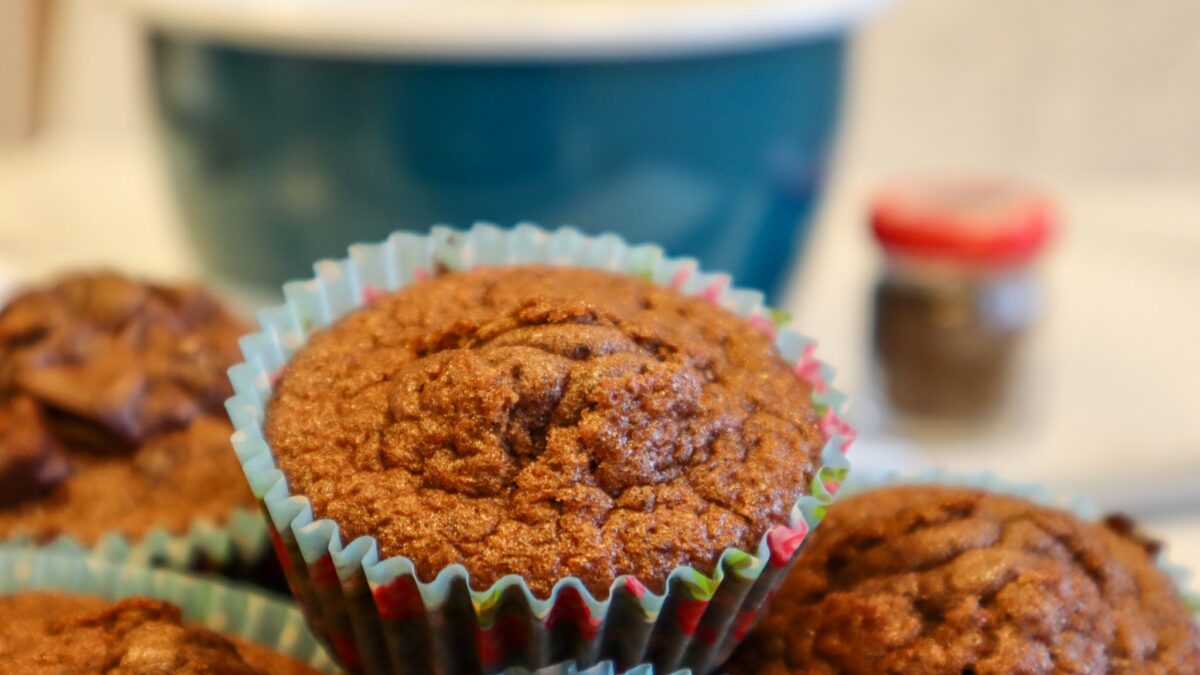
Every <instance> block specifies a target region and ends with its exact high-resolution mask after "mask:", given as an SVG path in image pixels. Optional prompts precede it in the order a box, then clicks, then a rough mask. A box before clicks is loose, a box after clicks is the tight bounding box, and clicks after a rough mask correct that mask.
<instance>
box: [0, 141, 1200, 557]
mask: <svg viewBox="0 0 1200 675" xmlns="http://www.w3.org/2000/svg"><path fill="white" fill-rule="evenodd" d="M867 185H868V181H867V180H865V179H864V177H862V176H859V175H857V174H855V173H853V172H851V173H849V174H846V175H843V176H842V177H841V178H840V179H839V180H838V181H837V182H836V183H835V188H834V190H833V191H832V193H831V194H830V196H829V199H828V200H827V202H826V207H825V208H824V209H823V210H822V212H821V215H820V218H819V227H818V228H817V230H816V234H815V236H814V239H813V241H812V245H811V247H810V249H809V251H808V253H807V256H806V261H805V264H804V265H803V267H802V269H801V273H800V274H799V276H798V278H797V279H796V280H795V285H794V287H793V293H792V294H791V297H792V300H791V302H790V303H789V309H790V310H791V311H792V313H793V315H794V316H795V317H796V322H797V324H798V326H799V327H800V329H801V330H803V331H804V332H806V333H809V334H812V335H814V336H816V337H817V338H818V339H819V340H820V342H821V348H820V354H821V355H822V357H823V358H825V359H827V360H828V361H830V362H832V363H834V364H837V366H838V369H839V375H838V378H837V383H838V385H839V387H840V388H842V389H843V390H846V391H848V392H851V393H853V394H855V398H856V400H855V403H854V404H853V406H852V416H853V418H854V419H855V421H856V422H857V423H858V425H859V427H860V437H859V441H858V443H857V445H856V446H855V448H854V451H853V455H852V458H853V460H854V461H855V462H856V464H857V465H858V466H859V467H861V468H864V469H866V470H878V469H882V468H885V467H895V468H900V469H902V470H917V469H920V468H924V467H930V466H942V467H945V468H948V469H950V470H953V471H962V472H970V471H979V470H988V471H993V472H996V473H999V474H1001V475H1003V476H1005V477H1007V478H1010V479H1015V480H1034V481H1038V482H1041V483H1043V484H1045V485H1047V486H1048V487H1050V488H1051V489H1052V490H1055V491H1057V492H1061V493H1064V494H1072V495H1080V496H1085V497H1089V498H1091V499H1093V500H1095V501H1096V502H1097V503H1099V504H1100V505H1101V506H1102V507H1104V508H1111V509H1123V510H1127V511H1129V512H1131V513H1133V514H1135V515H1137V516H1139V517H1140V518H1141V519H1142V521H1143V522H1144V523H1145V524H1146V525H1147V526H1148V528H1149V529H1150V530H1151V531H1152V532H1153V533H1154V534H1156V535H1158V536H1161V537H1163V538H1165V539H1166V540H1167V541H1169V543H1170V546H1169V549H1168V550H1169V556H1170V557H1171V559H1172V560H1175V561H1178V562H1179V563H1181V564H1184V565H1185V566H1189V567H1191V568H1193V569H1200V359H1197V357H1196V355H1195V353H1194V352H1195V350H1196V349H1197V348H1198V347H1200V191H1197V190H1195V189H1194V188H1195V186H1194V185H1169V184H1162V183H1148V184H1137V183H1132V182H1121V183H1106V184H1068V185H1049V186H1048V187H1049V188H1050V189H1051V190H1052V191H1053V192H1055V194H1056V195H1057V196H1058V197H1059V199H1060V202H1061V204H1062V206H1063V208H1064V211H1065V216H1066V217H1065V220H1066V227H1065V229H1064V232H1063V234H1062V236H1061V237H1060V239H1059V241H1058V242H1057V243H1056V245H1055V246H1054V249H1053V251H1052V252H1051V253H1050V254H1049V255H1048V256H1047V257H1046V260H1045V267H1044V276H1045V279H1046V284H1047V291H1048V294H1049V307H1048V312H1047V314H1046V317H1045V320H1044V321H1043V322H1042V323H1041V324H1040V325H1039V327H1038V330H1037V332H1036V333H1035V334H1034V335H1033V339H1032V340H1031V344H1030V347H1031V349H1030V357H1031V358H1030V362H1031V364H1032V366H1033V368H1032V370H1033V372H1032V374H1031V377H1030V378H1029V382H1028V383H1027V384H1028V386H1027V387H1026V389H1025V391H1024V396H1023V397H1022V401H1023V402H1024V403H1025V408H1027V410H1026V412H1025V413H1024V414H1023V415H1022V416H1021V417H1020V418H1019V419H1020V420H1022V423H1021V424H1020V425H1019V426H1012V427H1009V428H1007V429H1002V430H1000V431H999V432H996V433H993V434H991V435H989V436H987V437H984V438H972V439H964V438H961V437H960V438H957V439H955V438H952V437H947V436H945V435H940V436H938V435H933V434H928V433H926V434H919V435H918V436H912V435H908V436H901V435H900V434H898V433H896V432H895V431H889V430H888V428H887V425H884V424H881V423H880V421H879V420H880V419H881V418H880V416H879V415H878V414H877V412H876V411H875V406H874V405H873V404H872V402H871V400H870V397H869V395H867V393H868V392H869V387H868V370H867V367H866V363H867V359H866V351H865V346H866V335H867V319H868V314H867V312H868V305H867V302H868V297H869V292H870V287H871V284H872V281H873V278H874V274H875V271H876V269H877V267H876V266H877V262H878V261H877V259H876V257H875V253H874V250H873V246H872V244H871V242H870V240H869V238H868V235H867V233H866V229H865V227H864V225H863V216H862V209H863V204H864V203H865V199H866V195H867V190H866V186H867ZM176 222H177V218H176V215H175V213H174V210H173V206H172V203H171V200H170V198H169V194H168V193H167V191H166V189H165V184H164V180H163V177H162V175H161V173H160V172H159V171H158V158H157V155H156V151H155V149H154V148H152V147H150V146H149V145H148V144H146V143H144V142H129V141H128V140H124V141H122V142H120V143H116V142H112V143H106V142H100V141H94V140H93V141H79V140H71V139H69V138H57V139H53V138H52V139H47V140H43V141H39V142H38V143H35V144H33V145H31V146H26V147H24V148H22V149H19V150H13V149H8V150H4V149H0V283H3V282H4V281H5V280H8V281H11V280H13V279H19V278H28V277H38V276H44V275H47V274H50V273H53V272H54V271H55V270H58V269H62V268H65V267H68V266H78V265H119V266H121V267H122V268H125V269H129V270H133V271H137V272H140V273H145V274H151V275H156V276H165V277H187V276H195V275H196V274H197V272H198V267H197V265H196V262H195V261H194V260H193V259H192V257H191V256H190V255H189V254H188V247H187V243H186V240H185V238H184V237H183V236H182V235H181V233H180V232H179V230H178V227H177V226H176Z"/></svg>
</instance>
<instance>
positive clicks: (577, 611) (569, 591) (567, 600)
mask: <svg viewBox="0 0 1200 675" xmlns="http://www.w3.org/2000/svg"><path fill="white" fill-rule="evenodd" d="M564 622H566V623H571V624H574V625H575V626H576V627H577V628H578V629H579V634H580V635H582V636H583V637H584V639H587V640H591V639H594V638H595V637H596V634H597V633H598V632H599V631H600V623H601V621H600V619H597V618H596V617H594V616H592V611H591V610H590V609H588V606H587V603H586V602H584V601H583V596H582V595H580V594H579V591H578V590H576V589H574V588H564V589H562V590H561V591H559V593H558V599H557V600H555V601H554V606H553V607H551V608H550V614H549V615H547V616H546V630H552V629H553V628H554V627H555V626H557V625H559V624H562V623H564Z"/></svg>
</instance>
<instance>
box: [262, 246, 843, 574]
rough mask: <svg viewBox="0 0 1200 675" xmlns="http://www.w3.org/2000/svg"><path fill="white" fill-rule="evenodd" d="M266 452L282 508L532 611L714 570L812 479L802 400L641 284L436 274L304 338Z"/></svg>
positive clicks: (725, 319)
mask: <svg viewBox="0 0 1200 675" xmlns="http://www.w3.org/2000/svg"><path fill="white" fill-rule="evenodd" d="M266 431H267V438H268V440H269V442H270V443H271V445H272V448H273V449H274V451H275V453H276V456H277V459H278V461H279V464H280V466H281V468H282V469H283V470H284V472H285V474H286V475H287V477H288V480H289V482H290V485H291V487H292V490H293V491H294V492H296V493H298V494H304V495H306V496H308V497H309V498H310V499H311V500H312V502H313V505H314V508H315V510H316V513H317V514H318V515H319V516H321V517H329V518H332V519H333V520H335V521H336V522H338V524H339V525H340V526H341V528H342V530H343V539H344V540H345V541H349V540H350V539H352V538H354V537H357V536H360V535H368V534H369V535H373V536H375V537H376V538H377V539H378V541H379V543H380V546H381V549H382V550H381V554H382V555H383V556H385V557H388V556H395V555H404V556H407V557H409V558H410V559H412V560H413V561H414V562H415V563H416V565H417V567H418V571H419V573H420V574H421V576H422V578H423V579H426V580H429V579H432V578H433V576H434V575H435V574H436V573H437V572H438V571H439V570H440V569H441V568H443V567H444V566H446V565H449V564H451V563H462V564H464V565H465V566H466V567H467V569H468V570H469V571H470V573H471V575H472V584H473V585H474V586H475V587H476V588H484V587H486V586H487V585H489V584H491V583H492V582H494V581H496V580H498V579H499V578H501V577H502V576H504V575H506V574H519V575H522V576H524V577H525V578H526V581H527V583H528V584H529V585H530V587H531V589H532V590H533V591H534V592H535V593H537V594H539V595H543V596H544V595H546V594H548V593H549V592H550V589H551V587H552V585H553V583H554V582H555V581H556V580H558V579H559V578H561V577H564V576H568V575H574V576H578V577H580V578H581V579H582V580H583V581H584V583H585V584H586V585H587V586H588V588H589V589H590V590H591V591H592V592H593V593H594V594H597V595H599V596H604V595H607V592H608V588H609V586H610V584H611V583H612V582H613V580H614V579H615V578H616V577H617V576H618V575H621V574H634V575H636V576H637V577H638V579H639V580H641V581H642V582H643V583H645V584H647V585H648V586H651V587H652V588H656V589H661V586H662V584H663V582H664V581H665V579H666V576H667V574H668V573H669V572H670V571H671V569H673V568H674V567H675V566H676V565H679V564H691V565H694V566H696V567H697V568H700V569H703V570H705V571H711V568H712V566H713V564H714V563H715V561H716V559H717V557H718V556H719V555H720V553H721V551H723V550H724V549H725V548H727V547H730V546H738V547H744V548H753V547H754V546H756V545H757V543H758V539H759V538H760V537H761V536H762V534H763V533H764V532H765V531H766V529H767V528H768V527H769V526H770V525H771V524H773V523H775V522H779V521H781V520H783V519H785V518H786V514H787V513H788V511H789V509H790V508H791V505H792V504H793V503H794V501H795V500H796V499H797V498H798V497H799V496H801V494H802V493H803V491H804V489H805V487H806V486H807V484H808V482H809V479H810V478H811V477H812V475H813V472H814V471H815V469H816V468H817V466H818V465H819V454H820V445H821V436H820V433H819V430H818V427H817V423H816V419H815V414H814V411H813V408H812V406H811V403H810V401H809V391H808V389H807V388H806V386H805V385H804V384H803V383H802V382H801V381H800V380H799V379H798V378H797V377H796V376H795V375H794V374H793V373H792V372H791V369H790V367H789V366H788V364H787V363H786V362H784V361H783V359H782V358H781V357H780V356H779V355H778V353H777V352H776V351H775V350H774V347H773V346H772V344H771V342H770V340H769V339H767V338H766V337H765V336H763V335H762V334H760V333H759V332H758V331H757V330H755V329H754V328H753V327H752V326H750V325H749V324H748V323H747V322H746V321H744V320H742V319H740V318H738V317H736V316H734V315H732V314H730V313H728V312H726V311H724V310H722V309H720V308H718V307H716V306H715V305H712V304H709V303H706V302H704V301H701V300H698V299H693V298H686V297H684V296H682V295H680V294H678V293H676V292H674V291H671V290H670V289H666V288H662V287H658V286H655V285H653V284H650V283H648V282H644V281H642V280H640V279H636V278H633V277H628V276H623V275H616V274H612V273H607V272H601V271H594V270H584V269H562V268H548V267H517V268H501V269H481V270H476V271H473V272H469V273H463V274H449V275H444V276H440V277H436V278H435V279H433V280H431V281H427V282H423V283H421V284H418V285H416V286H413V287H410V288H408V289H405V290H403V291H401V292H399V293H397V294H393V295H389V296H384V297H382V298H379V299H377V300H375V301H374V302H372V303H371V304H370V305H368V306H367V307H366V308H364V309H361V310H359V311H357V312H355V313H353V314H351V315H349V316H348V317H346V318H344V319H343V320H341V321H340V322H338V323H337V324H335V325H334V326H333V327H331V328H329V329H326V330H324V331H322V332H319V333H317V334H316V335H314V336H313V338H312V340H311V341H310V342H309V344H308V345H307V346H306V347H305V348H304V349H303V350H301V352H300V353H299V354H298V355H297V356H296V357H295V358H294V359H293V361H292V363H291V364H290V365H289V367H288V369H287V370H286V371H285V373H284V374H283V376H282V378H281V380H280V382H279V384H278V386H277V388H276V392H275V395H274V397H273V398H272V400H271V402H270V404H269V408H268V414H267V423H266Z"/></svg>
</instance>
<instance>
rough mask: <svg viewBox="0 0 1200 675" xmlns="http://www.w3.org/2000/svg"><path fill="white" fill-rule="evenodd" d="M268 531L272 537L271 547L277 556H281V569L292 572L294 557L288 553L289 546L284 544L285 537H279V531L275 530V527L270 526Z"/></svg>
mask: <svg viewBox="0 0 1200 675" xmlns="http://www.w3.org/2000/svg"><path fill="white" fill-rule="evenodd" d="M267 531H268V533H269V534H270V535H271V547H272V548H274V549H275V555H277V556H279V565H280V567H282V568H283V569H285V570H290V569H291V568H292V556H291V555H290V554H289V553H288V550H287V545H285V544H284V543H283V537H281V536H279V530H277V529H275V526H274V525H269V526H268V527H267Z"/></svg>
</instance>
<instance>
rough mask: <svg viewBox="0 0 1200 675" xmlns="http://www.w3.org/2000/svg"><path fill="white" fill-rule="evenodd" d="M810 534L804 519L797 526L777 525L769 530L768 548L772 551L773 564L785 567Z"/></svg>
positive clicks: (773, 565)
mask: <svg viewBox="0 0 1200 675" xmlns="http://www.w3.org/2000/svg"><path fill="white" fill-rule="evenodd" d="M807 536H808V523H806V522H804V521H803V520H801V521H799V522H797V523H796V527H794V528H792V527H788V526H787V525H776V526H774V527H772V528H771V529H770V530H768V531H767V548H768V549H770V551H771V566H772V567H784V566H786V565H787V564H788V562H789V561H791V559H792V555H794V554H795V553H796V551H797V550H798V549H799V548H800V545H801V544H803V543H804V539H805V538H806V537H807Z"/></svg>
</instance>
